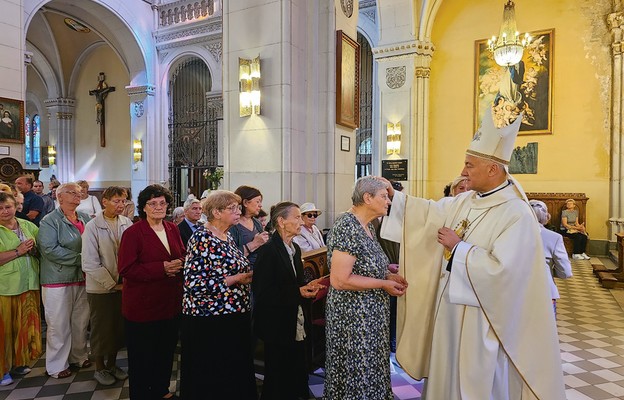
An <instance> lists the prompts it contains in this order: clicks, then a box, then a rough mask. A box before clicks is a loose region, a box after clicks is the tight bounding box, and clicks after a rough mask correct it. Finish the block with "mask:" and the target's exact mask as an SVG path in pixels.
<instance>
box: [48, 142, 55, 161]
mask: <svg viewBox="0 0 624 400" xmlns="http://www.w3.org/2000/svg"><path fill="white" fill-rule="evenodd" d="M54 164H56V147H54V146H48V165H50V166H52V165H54Z"/></svg>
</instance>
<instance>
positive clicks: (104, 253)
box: [82, 211, 132, 293]
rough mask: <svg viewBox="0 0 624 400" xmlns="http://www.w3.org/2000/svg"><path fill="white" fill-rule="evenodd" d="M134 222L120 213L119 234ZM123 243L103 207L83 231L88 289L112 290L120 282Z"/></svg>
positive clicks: (83, 266)
mask: <svg viewBox="0 0 624 400" xmlns="http://www.w3.org/2000/svg"><path fill="white" fill-rule="evenodd" d="M130 226H132V221H130V220H129V219H128V218H126V217H124V216H123V215H120V216H119V221H118V224H117V232H118V234H119V238H120V239H121V235H122V234H123V232H124V231H125V230H126V229H128V228H129V227H130ZM118 250H119V246H117V244H116V243H115V236H114V235H113V232H112V231H111V229H110V227H109V225H108V224H107V223H106V220H105V219H104V213H103V211H100V212H98V213H97V214H96V215H95V218H93V219H92V220H91V221H89V223H88V224H87V226H86V227H85V231H84V233H83V234H82V270H83V271H84V272H85V274H86V278H87V288H86V289H87V293H112V292H113V290H112V289H113V287H115V285H117V283H118V282H119V271H118V270H117V252H118Z"/></svg>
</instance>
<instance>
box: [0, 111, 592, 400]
mask: <svg viewBox="0 0 624 400" xmlns="http://www.w3.org/2000/svg"><path fill="white" fill-rule="evenodd" d="M490 119H491V117H490ZM487 120H488V119H487V118H484V121H486V122H484V126H482V128H481V130H480V131H479V132H478V135H475V139H474V140H473V141H472V142H471V144H470V146H469V148H468V150H467V151H466V158H465V163H464V168H463V171H462V173H461V176H460V177H458V178H457V179H455V180H454V181H453V182H452V183H451V184H449V186H448V190H447V191H445V195H447V196H448V197H444V198H442V199H441V200H439V201H433V200H426V199H420V198H416V197H412V196H409V195H406V194H404V193H402V192H401V190H402V189H403V187H402V185H401V184H400V183H397V182H389V181H387V180H385V179H383V178H380V177H372V176H369V177H363V178H360V179H358V180H357V182H356V183H355V186H354V189H353V193H352V197H351V203H352V206H351V208H350V209H349V210H347V211H346V212H344V213H342V214H340V215H339V216H338V217H337V218H336V221H335V223H334V224H333V226H332V228H331V230H330V231H329V234H328V235H327V238H324V237H323V235H322V233H321V231H320V230H319V228H318V227H317V226H316V220H317V217H318V216H319V215H321V213H322V210H321V209H319V208H317V207H316V205H315V204H314V203H311V202H307V203H304V204H302V205H301V206H299V205H298V204H296V203H293V202H289V201H283V202H279V203H277V204H276V205H274V206H272V207H271V208H270V212H269V213H264V212H263V210H262V206H263V196H262V193H261V192H260V190H258V189H257V188H255V187H252V186H247V185H244V186H240V187H238V188H237V189H236V190H235V191H234V192H232V191H228V190H213V191H211V192H210V193H209V194H207V195H206V196H205V198H203V199H202V200H198V199H197V198H195V197H194V196H189V198H188V199H187V200H186V202H185V203H184V205H183V206H182V207H180V211H179V214H178V215H177V216H176V215H172V214H171V213H170V211H172V210H171V208H172V205H173V197H172V195H171V193H170V192H169V190H168V189H167V188H165V187H163V186H161V185H156V184H154V185H150V186H147V187H146V188H144V189H143V190H142V191H141V192H140V193H139V194H138V197H137V204H136V212H137V213H138V218H136V220H135V221H132V219H133V218H134V215H133V213H134V211H135V205H134V203H132V200H131V199H132V197H131V195H130V193H129V190H128V189H127V188H123V187H118V186H111V187H109V188H106V189H105V190H104V192H103V193H102V196H101V197H102V203H101V204H100V202H99V201H98V199H97V198H96V197H94V196H93V195H90V194H89V193H88V189H89V185H88V183H87V182H86V181H78V182H75V183H74V182H70V183H65V184H59V183H58V182H54V183H53V184H51V185H50V189H51V190H50V193H49V194H47V195H44V194H43V193H42V191H43V183H41V182H40V181H34V180H33V179H32V178H31V177H28V176H21V177H19V178H17V179H16V181H15V187H11V186H8V185H6V188H4V187H0V312H1V314H0V315H1V316H0V336H2V337H3V338H4V343H5V345H4V346H3V347H0V373H1V374H2V382H1V384H2V385H8V384H10V383H12V382H13V379H12V375H15V374H18V375H20V374H21V375H23V374H27V373H28V372H29V371H30V366H32V364H33V363H34V362H35V360H37V359H38V357H39V356H40V355H41V353H42V351H43V349H42V341H41V315H40V310H41V305H40V299H42V300H43V309H44V310H45V311H44V318H45V322H46V325H47V334H46V348H45V351H46V371H47V373H48V375H49V376H51V377H53V378H65V377H68V376H70V375H71V374H72V373H73V371H75V369H76V368H85V367H89V366H91V364H92V362H94V363H95V372H94V379H96V380H97V381H98V382H99V383H100V384H101V385H112V384H114V383H115V382H116V381H118V380H125V379H126V378H128V376H129V377H130V398H132V399H139V400H142V399H158V398H164V399H176V398H178V396H177V395H176V394H175V393H172V392H171V391H170V377H171V372H172V366H173V361H174V353H175V348H176V345H177V343H178V340H180V341H181V349H182V351H181V383H180V397H181V398H184V399H186V400H190V399H204V398H206V396H207V394H210V397H211V398H212V397H214V398H235V399H241V400H246V399H257V393H256V376H255V371H254V345H255V343H256V341H257V339H259V340H261V341H262V342H263V344H264V384H263V388H262V394H261V397H260V398H261V399H264V400H270V399H307V398H309V391H308V381H307V379H308V371H307V366H306V354H305V341H306V336H307V332H306V327H307V326H308V323H307V322H308V321H306V313H305V312H304V310H305V305H306V302H307V301H308V299H313V298H315V297H316V296H317V294H318V293H319V291H320V290H322V289H325V287H324V285H323V284H322V283H321V282H325V281H321V278H319V279H316V280H310V281H308V279H306V277H305V276H304V273H303V264H302V254H303V253H305V252H309V251H315V250H318V249H320V248H323V247H325V246H326V247H327V261H328V266H329V268H330V274H329V282H330V287H329V288H328V293H327V300H326V310H325V311H326V314H325V317H326V328H325V331H326V362H325V376H326V379H325V392H324V397H325V399H328V400H329V399H363V398H371V399H392V398H393V393H392V388H391V380H390V369H391V368H390V354H391V351H395V349H394V346H395V345H396V358H397V360H398V362H399V363H400V364H401V366H402V367H403V369H404V370H405V371H406V372H408V373H409V374H410V375H411V376H412V377H414V378H428V379H427V381H426V385H425V394H424V395H425V396H426V398H430V399H451V400H453V399H462V398H475V399H486V398H494V399H519V398H523V399H524V398H527V399H554V400H556V399H564V398H565V394H564V391H563V390H564V386H563V375H562V371H561V362H560V356H559V347H558V340H557V332H556V325H555V315H556V307H555V306H556V299H557V298H558V293H557V292H556V286H555V285H554V282H553V280H552V276H553V275H555V276H558V277H561V278H567V277H570V276H571V267H570V262H569V260H568V258H567V254H566V253H565V249H564V248H563V243H562V240H561V235H559V234H558V233H554V232H551V231H547V230H546V229H545V228H543V226H544V225H545V224H547V222H548V221H549V219H550V214H549V213H548V209H547V207H546V205H545V204H544V203H542V202H537V201H532V202H530V203H529V201H528V199H527V198H526V196H525V194H524V191H523V190H522V188H521V186H520V185H519V183H518V182H517V181H516V180H515V179H514V178H513V177H512V176H511V175H509V173H508V172H507V167H506V165H507V163H508V162H509V159H510V156H511V150H512V149H513V142H514V140H515V137H516V134H517V131H518V126H519V123H518V121H516V122H515V123H514V124H511V125H510V126H507V127H504V128H501V129H498V128H495V127H493V126H488V125H487ZM5 190H6V191H5ZM18 194H21V195H22V196H23V201H22V203H21V204H19V201H18ZM46 196H47V197H48V200H45V201H44V198H45V197H46ZM51 205H54V206H51ZM262 213H264V214H265V216H266V217H267V218H268V222H267V223H266V226H265V224H263V223H261V221H260V219H259V217H262ZM561 228H562V230H565V234H566V235H571V237H572V238H573V240H574V241H575V242H574V243H575V253H574V254H575V257H574V259H577V258H578V257H576V256H580V257H582V258H585V249H584V246H585V244H586V235H585V233H586V232H585V228H584V224H583V223H581V222H580V221H578V213H575V212H574V204H573V202H572V204H569V205H568V207H567V208H566V210H564V216H563V218H562V227H561ZM562 233H564V232H562ZM577 234H580V235H583V236H585V239H578V238H577V237H578V236H574V235H577ZM553 235H554V236H553ZM581 240H585V242H583V243H581ZM399 243H400V246H399ZM502 293H504V295H502ZM397 298H398V299H399V301H398V307H397V308H396V309H395V308H394V307H393V306H392V304H395V307H396V300H395V302H392V301H391V299H397ZM551 302H552V304H553V307H555V312H553V308H551V307H549V306H547V305H549V304H551ZM392 310H395V311H394V313H393V312H392ZM395 314H396V318H397V321H398V324H397V325H398V326H396V343H395V340H393V337H392V333H391V332H394V329H395V328H394V327H393V328H392V329H391V326H392V322H393V319H394V318H395ZM88 330H89V331H90V335H89V336H88ZM519 331H521V332H522V334H521V335H518V332H519ZM88 343H89V344H90V353H91V354H90V355H89V346H88ZM215 344H216V345H215ZM124 346H125V347H126V348H127V352H128V371H125V370H123V369H122V368H120V367H119V366H118V365H117V363H116V360H117V354H118V352H119V350H120V349H121V348H123V347H124ZM477 362H478V363H479V365H478V366H479V367H478V368H475V365H476V364H475V363H477ZM71 367H73V368H71ZM544 376H548V377H549V379H543V377H544Z"/></svg>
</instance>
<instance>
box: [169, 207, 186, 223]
mask: <svg viewBox="0 0 624 400" xmlns="http://www.w3.org/2000/svg"><path fill="white" fill-rule="evenodd" d="M182 221H184V207H176V208H174V209H173V212H172V213H171V222H173V223H174V224H176V225H178V224H179V223H180V222H182Z"/></svg>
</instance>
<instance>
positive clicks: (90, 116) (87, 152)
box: [74, 46, 132, 188]
mask: <svg viewBox="0 0 624 400" xmlns="http://www.w3.org/2000/svg"><path fill="white" fill-rule="evenodd" d="M100 72H104V73H105V74H106V83H108V85H109V86H114V87H115V92H112V93H109V95H108V97H107V98H106V147H100V126H99V125H98V124H97V123H96V121H95V118H96V112H95V98H94V97H93V96H90V95H89V90H93V89H95V87H96V86H97V83H98V74H99V73H100ZM128 82H129V78H128V73H127V72H126V71H125V69H124V67H123V65H122V64H121V62H120V61H119V57H117V55H116V54H115V53H114V52H113V51H112V50H111V48H110V47H108V46H100V47H98V48H97V49H95V50H94V51H93V53H92V54H90V55H89V56H88V57H87V59H86V60H85V61H84V63H83V64H82V68H81V70H80V73H79V76H78V81H77V85H76V90H75V96H76V110H75V116H74V119H75V124H76V142H75V143H76V144H75V148H76V158H75V160H76V165H75V171H76V172H75V177H76V179H77V180H78V179H85V180H87V181H89V182H90V184H91V186H92V187H94V188H97V187H107V186H110V185H114V184H117V185H123V186H128V183H129V182H130V174H131V171H132V166H131V165H132V162H131V161H132V155H131V147H132V144H131V138H130V98H129V97H128V94H127V93H126V89H125V86H127V85H128Z"/></svg>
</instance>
